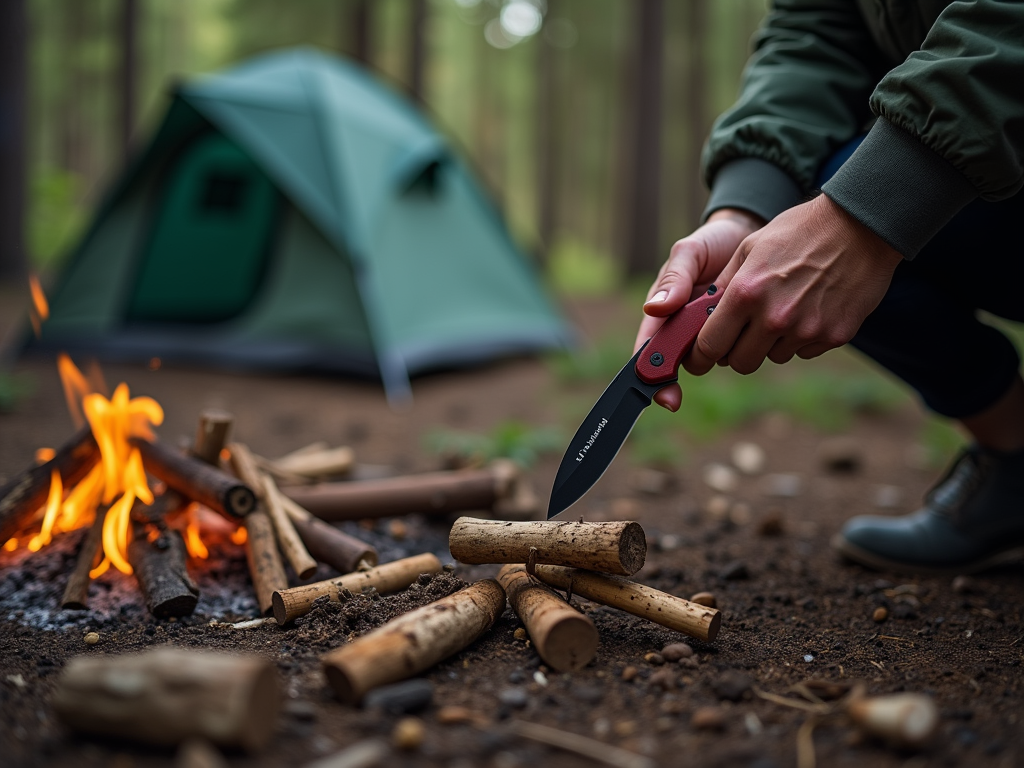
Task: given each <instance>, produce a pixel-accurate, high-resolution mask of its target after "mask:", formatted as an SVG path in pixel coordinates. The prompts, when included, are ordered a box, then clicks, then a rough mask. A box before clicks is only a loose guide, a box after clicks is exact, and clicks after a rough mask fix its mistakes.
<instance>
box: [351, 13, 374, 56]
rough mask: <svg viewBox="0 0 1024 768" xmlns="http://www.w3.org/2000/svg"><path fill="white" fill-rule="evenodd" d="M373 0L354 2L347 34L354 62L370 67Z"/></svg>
mask: <svg viewBox="0 0 1024 768" xmlns="http://www.w3.org/2000/svg"><path fill="white" fill-rule="evenodd" d="M372 2H373V0H355V8H354V9H353V10H352V13H351V19H352V26H351V29H350V31H349V33H348V35H349V40H351V45H352V55H353V56H355V58H356V61H358V62H360V63H361V64H364V65H366V66H370V65H371V63H372V61H373V12H372V11H371V3H372Z"/></svg>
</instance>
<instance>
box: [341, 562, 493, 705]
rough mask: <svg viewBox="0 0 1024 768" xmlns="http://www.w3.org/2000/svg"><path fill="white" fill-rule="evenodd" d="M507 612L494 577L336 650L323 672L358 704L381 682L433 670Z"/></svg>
mask: <svg viewBox="0 0 1024 768" xmlns="http://www.w3.org/2000/svg"><path fill="white" fill-rule="evenodd" d="M504 610H505V591H504V590H503V589H502V588H501V585H499V584H498V582H496V581H495V580H494V579H485V580H483V581H478V582H476V583H475V584H472V585H470V586H468V587H466V588H465V589H463V590H461V591H459V592H456V593H455V594H453V595H448V597H443V598H441V599H440V600H438V601H437V602H434V603H431V604H430V605H425V606H423V607H422V608H417V609H416V610H415V611H410V612H409V613H406V614H403V615H402V616H399V617H398V618H397V619H392V620H391V621H389V622H388V623H387V624H385V625H384V626H382V627H379V628H378V629H375V630H374V631H372V632H370V633H368V634H365V635H363V636H362V637H359V638H357V639H356V640H354V641H352V642H351V643H349V644H347V645H343V646H341V647H340V648H338V649H336V650H334V651H331V652H330V653H328V654H327V655H326V656H324V658H323V665H324V674H326V676H327V681H328V682H329V683H330V684H331V687H332V688H334V692H335V693H336V694H337V695H338V698H340V699H341V700H342V701H343V702H346V703H349V704H354V703H356V702H358V701H360V700H361V699H362V698H363V696H365V695H366V693H367V691H369V690H370V689H372V688H375V687H377V686H379V685H387V684H388V683H396V682H398V681H399V680H404V679H406V678H408V677H411V676H412V675H415V674H416V673H418V672H422V671H423V670H425V669H429V668H430V667H432V666H433V665H434V664H437V663H438V662H439V661H442V660H444V659H446V658H448V657H449V656H451V655H452V654H453V653H457V652H458V651H461V650H462V649H463V648H465V647H466V646H467V645H469V644H470V643H472V642H473V641H475V640H476V639H477V638H478V637H480V636H481V635H482V634H483V633H484V632H486V631H487V630H488V629H490V628H491V626H493V625H494V622H495V621H497V619H498V617H499V616H501V613H502V611H504Z"/></svg>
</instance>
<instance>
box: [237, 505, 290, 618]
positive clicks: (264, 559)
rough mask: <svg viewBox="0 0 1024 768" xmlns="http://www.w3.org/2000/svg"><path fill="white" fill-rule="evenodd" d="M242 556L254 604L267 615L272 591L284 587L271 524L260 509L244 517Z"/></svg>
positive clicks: (285, 583) (283, 575) (284, 579)
mask: <svg viewBox="0 0 1024 768" xmlns="http://www.w3.org/2000/svg"><path fill="white" fill-rule="evenodd" d="M243 525H245V530H246V533H247V536H246V539H245V556H246V559H247V560H248V562H249V575H250V576H252V585H253V588H254V589H255V590H256V603H257V604H258V605H259V608H260V614H261V615H263V616H268V615H269V614H270V612H271V610H273V608H274V593H275V592H280V591H281V590H283V589H287V588H288V577H287V576H285V574H284V565H282V563H281V553H280V552H278V551H277V540H276V539H275V538H274V524H273V523H272V522H270V518H269V517H267V513H266V512H264V511H262V510H256V511H255V512H250V513H249V514H248V515H246V517H245V522H244V523H243Z"/></svg>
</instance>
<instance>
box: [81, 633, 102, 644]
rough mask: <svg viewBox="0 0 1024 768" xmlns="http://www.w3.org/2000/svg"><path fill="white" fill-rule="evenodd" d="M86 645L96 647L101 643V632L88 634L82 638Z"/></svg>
mask: <svg viewBox="0 0 1024 768" xmlns="http://www.w3.org/2000/svg"><path fill="white" fill-rule="evenodd" d="M82 639H83V640H84V641H85V644H86V645H96V643H98V642H99V641H100V633H99V632H86V633H85V637H84V638H82Z"/></svg>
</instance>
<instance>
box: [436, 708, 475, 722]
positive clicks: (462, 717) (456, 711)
mask: <svg viewBox="0 0 1024 768" xmlns="http://www.w3.org/2000/svg"><path fill="white" fill-rule="evenodd" d="M479 717H480V715H479V714H478V713H476V712H474V711H473V710H471V709H469V708H467V707H455V706H448V707H441V708H440V709H439V710H437V722H439V723H440V724H441V725H465V724H467V723H475V722H477V720H478V719H479Z"/></svg>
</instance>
